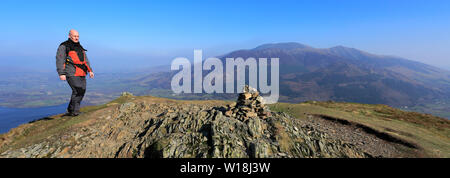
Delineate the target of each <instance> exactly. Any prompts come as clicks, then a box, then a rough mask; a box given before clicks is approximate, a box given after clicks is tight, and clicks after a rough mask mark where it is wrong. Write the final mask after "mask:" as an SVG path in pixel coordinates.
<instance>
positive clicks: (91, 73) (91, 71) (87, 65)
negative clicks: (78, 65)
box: [84, 52, 94, 78]
mask: <svg viewBox="0 0 450 178" xmlns="http://www.w3.org/2000/svg"><path fill="white" fill-rule="evenodd" d="M84 58H85V60H86V67H87V70H88V72H89V76H90V77H91V78H93V77H94V71H93V70H92V68H91V63H90V62H89V59H88V57H87V55H86V52H85V54H84Z"/></svg>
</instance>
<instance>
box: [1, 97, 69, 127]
mask: <svg viewBox="0 0 450 178" xmlns="http://www.w3.org/2000/svg"><path fill="white" fill-rule="evenodd" d="M67 105H68V103H66V104H61V105H56V106H45V107H36V108H7V107H0V134H2V133H5V132H8V131H9V130H10V129H12V128H15V127H17V126H19V125H21V124H25V123H28V122H30V121H33V120H37V119H40V118H43V117H47V116H52V115H56V114H62V113H65V112H66V108H67Z"/></svg>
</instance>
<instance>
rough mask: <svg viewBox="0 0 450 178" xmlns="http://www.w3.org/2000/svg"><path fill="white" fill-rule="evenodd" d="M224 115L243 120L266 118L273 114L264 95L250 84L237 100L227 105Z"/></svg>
mask: <svg viewBox="0 0 450 178" xmlns="http://www.w3.org/2000/svg"><path fill="white" fill-rule="evenodd" d="M224 115H225V116H227V117H233V118H236V119H238V120H241V121H246V120H247V119H248V118H251V117H259V118H260V119H266V118H267V117H270V116H271V114H270V110H269V109H268V108H267V106H265V105H264V99H263V97H262V96H260V95H259V92H258V91H257V90H256V89H254V88H252V87H249V86H248V85H245V86H244V89H243V92H242V93H239V97H238V99H237V102H234V103H232V104H229V105H227V107H226V108H225V112H224Z"/></svg>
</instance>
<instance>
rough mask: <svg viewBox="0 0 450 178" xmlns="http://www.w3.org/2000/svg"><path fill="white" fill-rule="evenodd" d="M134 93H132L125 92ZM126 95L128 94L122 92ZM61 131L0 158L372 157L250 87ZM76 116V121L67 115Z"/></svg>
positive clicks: (110, 114) (116, 112)
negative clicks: (222, 98) (216, 98)
mask: <svg viewBox="0 0 450 178" xmlns="http://www.w3.org/2000/svg"><path fill="white" fill-rule="evenodd" d="M131 96H132V95H131ZM125 97H130V95H127V96H125ZM82 117H92V119H89V120H87V121H86V122H83V123H80V124H78V125H77V126H74V127H72V128H71V129H70V130H67V131H66V132H64V133H63V134H55V135H52V136H49V137H48V138H46V139H44V140H43V141H41V142H39V143H36V144H32V145H28V146H26V147H23V148H20V149H9V150H6V151H4V152H3V153H1V154H0V156H1V157H138V158H142V157H149V158H160V157H163V158H192V157H194V158H210V157H212V158H281V157H287V158H294V157H295V158H299V157H370V156H371V155H369V154H367V153H364V152H363V151H361V150H358V149H356V148H355V147H354V146H353V145H351V144H348V143H344V142H341V141H340V140H334V139H331V138H330V137H329V136H328V135H327V134H325V133H322V132H320V131H318V130H316V129H315V128H312V127H309V126H302V125H301V124H300V123H299V122H298V121H297V120H296V119H295V118H292V117H291V116H289V115H287V114H285V113H276V112H272V111H270V110H269V109H268V108H267V106H265V105H264V102H263V100H262V98H261V96H259V94H258V93H257V92H255V91H253V90H252V89H251V88H246V90H245V91H244V92H243V93H241V94H240V95H239V98H238V100H237V102H236V103H232V104H229V105H227V106H225V107H223V106H220V105H214V104H205V103H194V102H189V101H175V100H167V101H164V102H162V101H161V100H159V99H157V98H155V97H150V98H147V99H141V100H131V101H128V102H125V103H123V104H118V105H113V106H110V107H108V108H105V109H102V110H99V111H96V112H93V113H86V114H85V115H84V116H82ZM73 119H77V118H73Z"/></svg>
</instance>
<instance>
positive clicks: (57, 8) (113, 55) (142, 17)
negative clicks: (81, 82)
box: [0, 0, 450, 70]
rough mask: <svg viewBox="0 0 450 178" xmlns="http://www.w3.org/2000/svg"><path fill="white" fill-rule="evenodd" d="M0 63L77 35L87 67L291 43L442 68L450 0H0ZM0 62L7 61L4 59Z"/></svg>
mask: <svg viewBox="0 0 450 178" xmlns="http://www.w3.org/2000/svg"><path fill="white" fill-rule="evenodd" d="M0 21H1V23H2V28H0V38H1V39H0V60H2V61H3V62H2V64H0V65H1V67H14V66H20V67H35V66H42V68H45V69H52V70H53V69H54V56H55V53H56V48H57V46H58V45H59V43H61V42H62V41H64V40H66V39H67V33H68V31H69V30H70V29H71V28H74V29H77V30H78V31H79V32H80V41H81V43H82V44H83V46H85V47H86V48H87V49H88V56H89V58H90V59H91V62H92V65H93V67H94V69H96V68H97V69H101V70H107V69H115V68H134V67H143V66H151V65H160V64H169V63H170V62H171V60H172V59H173V58H175V57H178V56H183V57H188V58H190V59H192V56H193V49H203V52H204V56H216V55H221V54H224V53H227V52H230V51H232V50H237V49H249V48H254V47H256V46H258V45H261V44H264V43H273V42H299V43H303V44H307V45H310V46H313V47H318V48H328V47H333V46H337V45H344V46H348V47H354V48H358V49H361V50H365V51H368V52H371V53H375V54H386V55H395V56H400V57H405V58H408V59H412V60H416V61H420V62H423V63H426V64H431V65H434V66H438V67H442V68H446V69H450V60H449V59H450V58H449V57H448V56H450V1H446V0H444V1H438V0H436V1H432V0H430V1H425V0H416V1H414V0H408V1H406V0H376V1H375V0H374V1H372V0H359V1H353V0H328V1H317V0H316V1H312V0H311V1H274V0H273V1H264V0H247V1H245V0H241V1H233V0H227V1H225V0H224V1H219V0H217V1H213V0H211V1H206V0H205V1H194V0H192V1H181V0H179V1H175V0H165V1H163V0H159V1H132V0H130V1H99V0H97V1H83V0H77V1H45V0H42V1H20V0H14V1H10V0H6V1H1V2H0ZM5 61H6V62H5Z"/></svg>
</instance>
